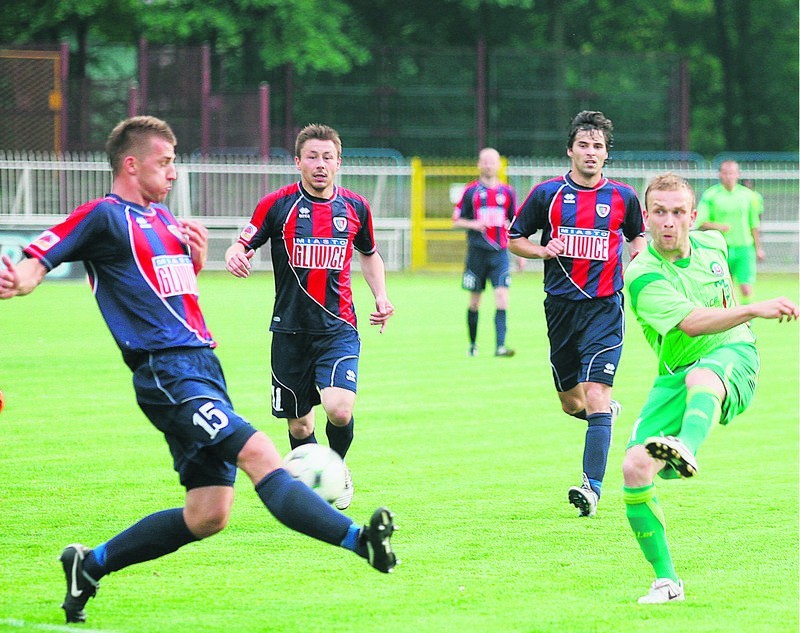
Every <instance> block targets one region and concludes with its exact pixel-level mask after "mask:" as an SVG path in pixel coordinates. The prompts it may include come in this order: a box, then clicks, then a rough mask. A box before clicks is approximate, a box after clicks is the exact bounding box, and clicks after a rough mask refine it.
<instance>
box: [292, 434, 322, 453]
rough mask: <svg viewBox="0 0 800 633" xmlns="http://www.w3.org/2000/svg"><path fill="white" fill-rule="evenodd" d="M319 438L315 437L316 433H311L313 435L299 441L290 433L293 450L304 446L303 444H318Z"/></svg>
mask: <svg viewBox="0 0 800 633" xmlns="http://www.w3.org/2000/svg"><path fill="white" fill-rule="evenodd" d="M316 443H317V437H316V436H315V435H314V431H311V435H309V436H308V437H304V438H303V439H302V440H298V439H297V438H296V437H295V436H294V435H292V433H291V432H289V446H290V447H291V448H292V449H295V448H297V447H298V446H302V445H303V444H316Z"/></svg>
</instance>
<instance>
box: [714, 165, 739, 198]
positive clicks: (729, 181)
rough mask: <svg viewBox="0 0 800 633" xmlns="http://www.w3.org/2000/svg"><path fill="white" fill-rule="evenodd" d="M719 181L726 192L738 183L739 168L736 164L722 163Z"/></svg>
mask: <svg viewBox="0 0 800 633" xmlns="http://www.w3.org/2000/svg"><path fill="white" fill-rule="evenodd" d="M719 181H720V182H721V183H722V186H723V187H725V189H727V190H728V191H730V190H731V189H733V188H734V187H735V186H736V183H737V182H739V166H738V165H737V164H736V163H722V165H720V167H719Z"/></svg>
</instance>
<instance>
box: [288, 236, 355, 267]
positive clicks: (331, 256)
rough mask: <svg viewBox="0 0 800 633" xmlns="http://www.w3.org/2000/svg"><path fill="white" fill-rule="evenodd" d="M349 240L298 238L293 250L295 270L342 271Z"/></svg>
mask: <svg viewBox="0 0 800 633" xmlns="http://www.w3.org/2000/svg"><path fill="white" fill-rule="evenodd" d="M346 256H347V240H346V239H344V238H338V237H298V238H296V239H295V241H294V247H293V248H292V266H293V267H294V268H313V269H324V270H342V269H343V268H344V263H345V257H346Z"/></svg>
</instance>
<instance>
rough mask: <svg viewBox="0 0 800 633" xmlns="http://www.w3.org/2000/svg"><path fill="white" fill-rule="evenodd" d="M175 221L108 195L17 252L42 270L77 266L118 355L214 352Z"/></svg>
mask: <svg viewBox="0 0 800 633" xmlns="http://www.w3.org/2000/svg"><path fill="white" fill-rule="evenodd" d="M180 235H181V234H180V229H179V226H178V221H177V220H176V219H175V217H174V216H173V215H172V213H170V211H169V209H167V207H165V206H163V205H156V204H154V205H151V206H150V207H148V208H143V207H140V206H139V205H136V204H133V203H132V202H127V201H125V200H122V199H121V198H119V197H118V196H116V195H114V194H108V195H107V196H106V197H105V198H100V199H97V200H92V201H90V202H87V203H85V204H83V205H81V206H80V207H78V208H77V209H76V210H75V211H73V212H72V213H71V214H70V215H69V216H68V217H67V218H66V219H65V220H64V221H63V222H61V223H60V224H57V225H55V226H53V227H51V228H50V229H48V230H46V231H44V232H43V233H41V234H40V235H39V237H37V238H36V240H34V241H33V242H32V243H31V244H29V245H28V246H27V247H26V248H25V249H24V253H25V255H27V256H28V257H33V258H36V259H38V260H39V261H40V262H41V263H42V265H43V266H44V267H45V268H47V270H48V271H50V270H52V269H53V268H55V267H56V266H58V265H59V264H60V263H62V262H76V261H82V262H83V263H84V266H85V267H86V271H87V273H88V275H89V283H90V285H91V288H92V292H93V294H94V296H95V299H96V300H97V305H98V306H99V308H100V312H101V313H102V315H103V318H104V319H105V321H106V324H107V325H108V328H109V330H111V334H112V336H113V337H114V340H115V341H116V343H117V345H118V346H119V348H120V349H121V350H122V352H123V356H127V355H128V354H130V353H138V352H152V351H156V350H162V349H169V348H173V347H215V346H216V344H215V342H214V340H213V339H212V337H211V333H210V332H209V331H208V329H207V328H206V324H205V320H204V319H203V314H202V313H201V312H200V305H199V303H198V295H197V271H196V270H195V267H194V264H193V263H192V258H191V256H190V253H189V249H188V247H187V246H186V245H185V244H184V243H183V241H182V240H181V237H180Z"/></svg>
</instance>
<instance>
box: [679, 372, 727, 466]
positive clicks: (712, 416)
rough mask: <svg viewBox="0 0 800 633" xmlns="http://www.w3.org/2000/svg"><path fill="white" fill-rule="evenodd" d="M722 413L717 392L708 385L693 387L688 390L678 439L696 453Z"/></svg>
mask: <svg viewBox="0 0 800 633" xmlns="http://www.w3.org/2000/svg"><path fill="white" fill-rule="evenodd" d="M721 413H722V402H721V401H720V399H719V396H718V395H717V394H716V393H714V392H713V391H712V390H711V389H709V388H708V387H692V388H691V389H689V391H687V392H686V412H685V413H684V414H683V423H682V424H681V432H680V433H678V439H680V440H681V441H682V442H683V443H684V444H686V446H687V447H688V448H689V450H690V451H692V453H693V454H695V455H696V454H697V449H698V448H700V444H702V443H703V441H704V440H705V439H706V437H708V433H709V431H710V430H711V427H712V425H713V424H714V423H715V422H719V416H720V415H721Z"/></svg>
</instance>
